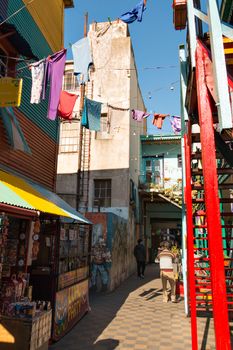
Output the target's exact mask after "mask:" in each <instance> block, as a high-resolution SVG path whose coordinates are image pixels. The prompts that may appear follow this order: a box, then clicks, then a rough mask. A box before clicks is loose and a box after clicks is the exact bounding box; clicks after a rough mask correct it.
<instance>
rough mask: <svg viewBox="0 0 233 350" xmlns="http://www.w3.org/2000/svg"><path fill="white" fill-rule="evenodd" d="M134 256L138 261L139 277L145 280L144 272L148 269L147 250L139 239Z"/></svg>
mask: <svg viewBox="0 0 233 350" xmlns="http://www.w3.org/2000/svg"><path fill="white" fill-rule="evenodd" d="M134 256H135V258H136V261H137V268H138V277H140V278H144V271H145V267H146V249H145V247H144V245H143V242H142V239H138V244H137V245H136V246H135V248H134Z"/></svg>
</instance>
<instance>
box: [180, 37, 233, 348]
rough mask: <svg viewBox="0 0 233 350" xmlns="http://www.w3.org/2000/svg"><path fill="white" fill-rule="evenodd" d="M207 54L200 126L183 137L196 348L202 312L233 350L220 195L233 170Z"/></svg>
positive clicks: (232, 292) (220, 344)
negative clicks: (224, 151)
mask: <svg viewBox="0 0 233 350" xmlns="http://www.w3.org/2000/svg"><path fill="white" fill-rule="evenodd" d="M205 54H206V52H205V49H204V47H203V46H202V43H201V42H198V43H197V50H196V88H197V101H198V116H197V118H196V120H195V121H192V120H191V121H190V125H189V127H188V132H187V134H186V135H185V137H184V141H185V158H186V189H185V197H186V198H185V202H186V208H187V250H188V284H189V305H190V314H191V325H192V349H193V350H195V349H198V336H197V334H198V332H197V313H198V314H200V313H203V312H204V313H205V314H206V312H211V313H212V315H213V319H214V326H215V339H216V349H217V350H222V349H224V350H226V349H227V350H230V349H231V344H230V330H229V312H230V311H232V310H233V285H232V282H233V277H232V271H233V268H232V265H231V262H233V259H232V254H233V249H232V247H233V238H232V235H227V234H226V232H225V230H230V231H232V230H233V221H232V219H233V213H232V212H231V210H229V208H227V207H229V206H230V205H231V203H233V199H232V198H231V197H230V196H229V195H226V194H225V193H224V196H220V194H221V191H224V190H226V189H229V188H233V186H232V185H233V184H232V183H231V182H232V181H231V182H230V183H220V182H221V180H222V176H224V175H225V176H226V177H229V176H232V174H233V170H232V168H231V167H229V166H228V165H227V164H226V162H224V161H223V160H222V158H223V157H222V155H221V154H220V152H219V151H218V150H217V149H216V142H215V131H214V112H215V110H214V108H213V104H212V101H211V97H210V93H209V90H208V88H207V85H206V71H205V67H206V66H205V57H204V56H205ZM194 119H195V118H194ZM195 123H198V125H199V127H200V133H196V134H194V133H193V125H192V124H195ZM197 142H200V150H199V151H198V150H197V149H196V150H195V149H193V146H194V145H195V143H197ZM219 159H220V160H221V161H220V160H219ZM219 164H220V165H221V166H220V165H219ZM194 191H195V192H194ZM220 209H221V210H220ZM226 220H227V224H226ZM223 230H224V231H223ZM223 232H225V233H224V234H225V236H224V237H222V233H223ZM231 242H232V243H231ZM224 252H225V259H224Z"/></svg>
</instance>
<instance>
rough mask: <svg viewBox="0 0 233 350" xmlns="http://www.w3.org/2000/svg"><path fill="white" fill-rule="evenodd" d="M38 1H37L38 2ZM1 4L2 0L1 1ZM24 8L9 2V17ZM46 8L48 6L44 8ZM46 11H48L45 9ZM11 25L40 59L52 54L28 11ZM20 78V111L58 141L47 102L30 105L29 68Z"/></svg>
mask: <svg viewBox="0 0 233 350" xmlns="http://www.w3.org/2000/svg"><path fill="white" fill-rule="evenodd" d="M36 1H37V0H36ZM0 3H1V0H0ZM22 6H24V3H23V1H22V0H8V11H7V16H9V15H11V14H12V13H14V12H15V11H17V10H18V9H19V8H21V7H22ZM44 7H46V6H44ZM2 10H3V9H2ZM44 11H47V9H46V8H45V9H44ZM9 23H11V24H13V25H15V27H16V28H17V30H18V32H19V33H20V34H21V35H22V36H23V37H24V38H25V39H26V41H27V42H28V43H29V45H30V47H31V49H32V52H33V54H34V55H35V56H37V57H38V58H39V59H41V58H44V57H47V56H48V55H49V54H51V53H52V50H51V48H50V46H49V44H48V43H47V41H46V39H45V37H44V36H43V34H42V33H41V31H40V29H39V28H38V26H37V24H36V23H35V21H34V19H33V18H32V16H31V15H30V13H29V12H28V10H27V9H23V10H22V11H20V12H19V13H18V14H16V15H15V16H13V17H12V18H11V19H10V20H9ZM23 66H25V63H21V64H20V65H18V66H17V68H18V69H19V68H22V67H23ZM19 76H21V77H22V78H23V79H24V82H23V96H22V103H21V106H20V111H21V112H23V114H24V115H26V116H27V118H29V119H30V120H31V121H32V122H33V123H35V124H36V125H37V126H38V127H39V128H41V129H42V130H43V131H44V132H45V133H46V134H47V135H48V136H49V137H51V138H52V139H53V140H54V141H56V142H57V140H58V120H57V121H56V122H51V121H50V120H48V119H47V101H44V102H42V103H40V104H39V105H34V104H33V105H32V104H31V103H30V96H31V79H30V71H29V70H28V68H25V69H23V70H20V71H19Z"/></svg>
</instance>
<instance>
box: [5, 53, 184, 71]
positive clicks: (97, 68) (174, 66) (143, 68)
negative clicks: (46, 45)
mask: <svg viewBox="0 0 233 350" xmlns="http://www.w3.org/2000/svg"><path fill="white" fill-rule="evenodd" d="M0 57H2V58H7V59H10V60H15V61H19V62H27V61H33V62H36V59H34V58H19V57H13V56H8V55H0ZM25 67H27V66H25ZM178 67H179V66H178V65H167V66H154V67H141V68H111V67H110V68H109V69H107V71H111V70H113V71H114V70H119V71H121V70H123V71H124V70H126V71H137V70H157V69H170V68H178ZM94 68H95V70H103V69H105V67H94ZM105 70H106V69H105Z"/></svg>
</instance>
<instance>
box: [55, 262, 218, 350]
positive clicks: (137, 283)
mask: <svg viewBox="0 0 233 350" xmlns="http://www.w3.org/2000/svg"><path fill="white" fill-rule="evenodd" d="M198 331H199V349H200V350H214V349H215V345H214V335H213V320H212V319H206V318H199V319H198ZM114 349H117V350H128V349H133V350H144V349H146V350H191V349H192V346H191V337H190V320H189V318H187V317H186V316H185V314H184V304H183V302H180V303H177V304H172V303H167V304H165V303H163V302H162V295H161V283H160V279H159V278H158V270H156V268H155V265H151V266H148V267H147V270H146V278H145V279H144V280H137V279H136V277H135V276H131V277H130V278H129V279H128V280H127V281H125V282H124V283H123V284H122V285H121V286H120V287H119V288H118V289H117V290H116V291H114V292H113V293H108V294H105V295H104V294H100V293H99V294H97V295H95V296H94V297H92V298H91V312H90V313H89V314H87V315H86V316H85V317H84V318H83V319H82V320H81V321H80V322H79V323H78V324H77V326H76V327H74V328H73V330H72V331H71V332H70V333H68V334H67V335H66V336H65V337H64V338H63V339H62V340H61V341H59V342H58V343H56V344H54V345H53V346H52V347H51V350H114Z"/></svg>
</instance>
